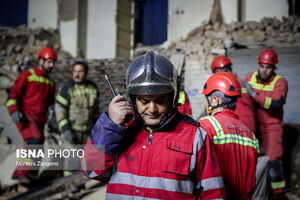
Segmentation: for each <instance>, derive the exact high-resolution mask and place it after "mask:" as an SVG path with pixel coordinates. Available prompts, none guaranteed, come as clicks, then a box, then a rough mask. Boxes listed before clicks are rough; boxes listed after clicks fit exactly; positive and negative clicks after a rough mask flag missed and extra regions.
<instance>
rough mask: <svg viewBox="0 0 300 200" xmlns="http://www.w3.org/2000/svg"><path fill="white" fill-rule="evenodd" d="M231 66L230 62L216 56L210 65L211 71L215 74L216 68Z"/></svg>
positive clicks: (225, 58)
mask: <svg viewBox="0 0 300 200" xmlns="http://www.w3.org/2000/svg"><path fill="white" fill-rule="evenodd" d="M227 65H231V61H230V60H229V58H227V57H226V56H218V57H216V58H215V59H214V60H213V61H212V63H211V71H212V73H215V70H216V68H223V67H226V66H227Z"/></svg>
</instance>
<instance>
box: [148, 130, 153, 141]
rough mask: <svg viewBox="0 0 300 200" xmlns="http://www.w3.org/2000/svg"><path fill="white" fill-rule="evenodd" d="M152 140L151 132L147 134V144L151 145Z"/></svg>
mask: <svg viewBox="0 0 300 200" xmlns="http://www.w3.org/2000/svg"><path fill="white" fill-rule="evenodd" d="M152 139H153V131H152V130H151V131H150V132H149V138H148V144H152Z"/></svg>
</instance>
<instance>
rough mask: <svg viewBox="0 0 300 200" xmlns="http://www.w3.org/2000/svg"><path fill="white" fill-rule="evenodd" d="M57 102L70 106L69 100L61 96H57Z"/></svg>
mask: <svg viewBox="0 0 300 200" xmlns="http://www.w3.org/2000/svg"><path fill="white" fill-rule="evenodd" d="M56 100H57V101H58V102H59V103H61V104H62V105H64V106H67V105H68V104H69V102H68V100H67V99H65V98H63V97H62V96H61V95H60V94H58V95H57V96H56Z"/></svg>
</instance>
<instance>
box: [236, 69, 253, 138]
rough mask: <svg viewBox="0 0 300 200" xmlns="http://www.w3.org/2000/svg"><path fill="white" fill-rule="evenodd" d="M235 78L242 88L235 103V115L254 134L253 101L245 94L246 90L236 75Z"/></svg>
mask: <svg viewBox="0 0 300 200" xmlns="http://www.w3.org/2000/svg"><path fill="white" fill-rule="evenodd" d="M234 76H235V78H236V79H237V80H238V81H239V83H240V85H241V88H242V97H241V98H239V99H238V101H237V103H236V108H235V113H236V114H237V115H238V116H239V120H241V121H242V122H243V123H244V124H245V125H246V126H247V127H248V128H249V129H250V130H251V131H252V132H253V133H256V113H255V108H254V101H253V99H252V98H251V97H250V95H249V94H248V92H247V88H246V87H245V86H244V84H243V81H242V79H240V78H239V77H238V76H237V75H236V74H234Z"/></svg>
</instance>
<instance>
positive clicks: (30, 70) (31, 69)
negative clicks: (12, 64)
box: [28, 68, 36, 76]
mask: <svg viewBox="0 0 300 200" xmlns="http://www.w3.org/2000/svg"><path fill="white" fill-rule="evenodd" d="M28 71H29V72H30V73H31V75H35V76H36V73H35V71H34V69H33V68H30V69H29V70H28Z"/></svg>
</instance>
